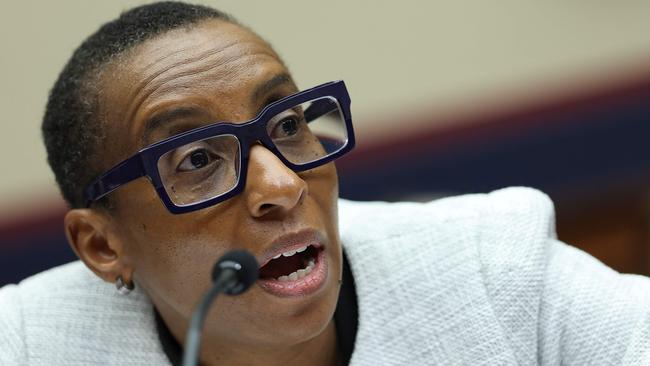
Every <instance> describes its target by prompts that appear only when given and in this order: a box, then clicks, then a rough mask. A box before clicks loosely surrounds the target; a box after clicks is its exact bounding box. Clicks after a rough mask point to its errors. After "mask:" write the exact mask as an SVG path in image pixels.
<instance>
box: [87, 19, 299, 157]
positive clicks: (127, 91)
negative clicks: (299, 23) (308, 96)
mask: <svg viewBox="0 0 650 366" xmlns="http://www.w3.org/2000/svg"><path fill="white" fill-rule="evenodd" d="M281 74H288V71H287V70H286V68H285V66H284V65H283V64H282V62H281V61H280V59H279V57H278V56H277V54H276V53H275V52H274V51H273V49H272V48H271V47H270V46H269V45H268V44H267V43H266V42H265V41H263V40H262V39H261V38H259V37H258V36H257V35H256V34H254V33H253V32H251V31H249V30H248V29H246V28H244V27H242V26H238V25H235V24H232V23H228V22H225V21H220V20H208V21H203V22H201V23H199V24H196V25H194V26H191V27H186V28H179V29H174V30H172V31H169V32H166V33H164V34H162V35H159V36H157V37H155V38H153V39H150V40H147V41H145V42H143V43H142V44H140V45H138V46H136V47H134V48H133V49H131V50H129V51H127V52H125V53H124V54H123V55H122V56H120V57H119V58H117V59H116V60H114V61H112V62H111V63H109V64H108V65H107V66H106V67H105V68H104V70H103V72H102V74H101V75H100V84H101V85H102V88H101V92H100V95H99V104H100V109H101V111H100V113H101V114H102V117H103V120H104V124H105V125H107V126H108V129H107V131H106V132H107V138H109V139H110V140H111V141H110V142H111V144H113V143H114V142H115V144H114V145H128V146H121V147H120V148H121V149H122V151H125V149H126V151H130V152H135V151H134V150H137V145H138V144H139V143H141V142H142V141H141V138H142V136H143V129H144V127H145V125H146V121H147V120H148V119H150V118H151V117H152V116H153V115H155V114H157V113H160V112H161V111H164V110H169V109H171V108H178V107H192V108H198V109H200V110H203V111H204V113H205V114H206V115H209V116H211V117H213V118H217V117H225V116H223V114H224V113H225V112H226V111H228V112H229V113H231V114H233V113H239V114H242V116H241V117H242V118H245V117H248V116H244V114H247V113H248V112H250V111H252V109H254V108H252V107H253V106H252V105H244V104H243V101H244V100H247V98H248V99H250V96H251V94H252V93H253V91H254V90H255V88H256V86H258V85H259V84H261V83H263V82H264V81H266V80H268V79H269V78H272V77H274V76H277V75H281ZM230 117H231V118H234V117H236V116H230ZM111 131H113V132H114V131H119V134H117V135H116V136H111ZM140 147H141V146H140Z"/></svg>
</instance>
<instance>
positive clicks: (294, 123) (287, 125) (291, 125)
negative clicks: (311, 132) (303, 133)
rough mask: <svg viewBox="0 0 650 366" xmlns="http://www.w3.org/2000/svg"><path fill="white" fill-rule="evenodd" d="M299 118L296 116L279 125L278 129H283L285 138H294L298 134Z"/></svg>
mask: <svg viewBox="0 0 650 366" xmlns="http://www.w3.org/2000/svg"><path fill="white" fill-rule="evenodd" d="M298 123H300V121H298V118H297V117H295V116H291V117H287V118H283V119H282V120H281V121H280V123H278V127H279V128H281V129H282V134H283V135H284V136H293V135H295V134H296V133H298Z"/></svg>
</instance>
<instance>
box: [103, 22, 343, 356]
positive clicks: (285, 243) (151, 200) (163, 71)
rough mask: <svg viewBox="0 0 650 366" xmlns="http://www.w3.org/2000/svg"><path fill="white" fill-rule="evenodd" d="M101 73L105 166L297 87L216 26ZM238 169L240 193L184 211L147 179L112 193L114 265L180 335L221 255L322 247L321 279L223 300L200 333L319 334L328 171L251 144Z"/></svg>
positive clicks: (265, 337) (332, 280)
mask: <svg viewBox="0 0 650 366" xmlns="http://www.w3.org/2000/svg"><path fill="white" fill-rule="evenodd" d="M99 78H100V84H99V85H100V90H101V92H100V99H99V101H100V109H101V110H100V113H101V115H102V118H103V121H104V130H105V134H106V137H105V140H104V141H105V142H106V143H105V144H104V145H103V146H104V147H103V150H102V151H101V152H100V154H98V155H99V156H100V157H101V159H100V160H101V161H102V164H104V165H103V166H102V169H108V168H110V167H111V166H113V165H114V164H116V163H118V162H119V161H121V160H122V159H124V158H126V157H128V156H129V155H131V154H133V153H134V152H136V151H137V150H138V149H140V148H142V147H144V146H146V145H149V144H151V143H153V142H156V141H159V140H161V139H164V138H166V137H169V136H172V135H175V134H178V133H180V132H183V131H186V130H189V129H192V128H196V127H198V126H201V125H206V124H209V123H213V122H215V121H231V122H243V121H246V120H248V119H251V118H253V117H254V116H255V115H256V114H257V113H258V112H259V111H260V110H261V109H262V108H263V107H264V106H265V105H266V104H268V103H270V102H272V101H274V100H277V99H279V98H282V97H284V96H287V95H290V94H292V93H295V92H296V91H297V89H296V86H295V85H294V83H293V81H292V80H291V77H290V76H289V72H288V70H287V69H286V67H285V66H284V65H283V63H282V62H281V61H280V60H279V58H278V56H277V55H276V53H275V52H274V51H273V50H272V49H271V48H270V46H269V45H268V44H266V43H265V42H264V41H262V40H261V39H260V38H259V37H257V36H256V35H255V34H253V33H251V32H250V31H248V30H246V29H244V28H242V27H240V26H237V25H233V24H230V23H227V22H223V21H214V20H210V21H204V22H202V23H200V24H198V25H197V26H195V27H192V28H190V29H189V30H188V29H176V30H173V31H171V32H167V33H165V34H163V35H161V36H158V37H156V38H154V39H152V40H148V41H146V42H145V43H143V44H141V45H139V46H137V47H135V48H134V49H132V50H130V51H127V52H126V54H125V55H122V56H121V57H119V59H117V60H114V61H112V62H111V63H110V64H109V65H108V66H107V67H106V68H104V70H103V71H102V73H101V74H100V76H99ZM163 115H164V117H161V116H163ZM152 121H155V123H151V122H152ZM245 173H246V174H247V181H246V187H245V190H244V192H243V193H241V194H240V195H238V196H236V197H234V198H231V199H229V200H227V201H225V202H222V203H219V204H217V205H215V206H213V207H209V208H206V209H202V210H199V211H195V212H192V213H188V214H182V215H173V214H170V213H169V212H168V211H167V210H166V209H165V207H164V205H163V204H162V202H160V200H159V198H158V196H157V195H156V192H155V191H154V189H153V187H152V185H151V184H150V183H149V182H148V181H147V180H146V179H138V180H136V181H134V182H131V183H129V184H127V185H125V186H123V187H121V188H120V189H118V190H117V191H115V192H113V193H111V198H112V199H113V200H114V201H115V210H114V211H113V212H112V213H111V222H112V224H111V227H112V229H111V230H113V231H114V234H113V236H114V239H113V240H117V241H119V242H120V243H123V245H122V247H123V252H122V253H120V261H121V264H122V265H123V267H124V268H126V269H129V270H130V271H132V278H133V279H134V281H135V283H136V286H139V287H140V288H141V289H143V290H144V291H145V292H146V293H147V294H148V295H149V296H150V297H151V299H152V301H153V302H154V304H155V306H156V308H157V309H158V310H159V311H160V313H161V314H162V316H163V318H164V319H165V320H166V322H167V323H168V325H170V329H171V330H172V332H173V333H175V336H176V337H178V338H182V337H183V336H184V334H177V333H179V329H182V328H183V327H184V326H185V325H186V322H187V320H188V319H189V317H190V315H191V313H192V311H193V309H194V306H195V305H196V303H197V302H198V300H199V298H200V297H201V295H202V294H203V293H204V292H205V291H206V290H207V289H208V288H209V286H210V284H211V281H210V271H211V269H212V266H213V265H214V263H215V261H216V260H217V259H218V258H219V257H220V256H221V255H223V254H225V253H226V252H228V251H230V250H233V249H245V250H248V251H249V252H251V253H252V254H253V255H255V256H256V257H257V258H258V260H261V261H266V260H267V259H270V257H273V256H275V255H276V254H277V253H280V252H286V251H289V250H291V249H295V248H296V247H299V246H303V245H309V244H311V245H313V246H315V247H317V246H322V247H321V249H320V250H321V251H322V255H320V257H319V258H320V259H319V261H320V263H319V264H317V266H318V265H320V266H321V267H319V268H320V274H319V275H312V276H311V277H310V278H309V281H308V283H300V280H298V281H297V282H295V283H293V282H292V283H285V284H284V285H282V284H281V283H280V285H278V283H276V282H278V281H275V282H274V281H273V280H271V281H270V282H268V281H267V286H261V285H259V283H258V284H257V285H254V286H253V287H251V289H250V290H249V291H248V292H246V293H244V294H242V295H240V296H238V297H227V296H224V297H220V298H219V300H218V304H217V305H216V306H215V307H216V308H217V309H218V310H215V311H212V312H211V313H210V316H209V318H208V321H207V326H206V327H205V332H206V336H207V337H210V338H211V339H212V340H215V339H217V340H220V341H222V342H224V344H228V343H232V344H235V343H238V344H253V345H260V346H264V345H267V346H274V345H278V344H283V345H287V344H296V343H299V342H303V341H305V340H307V339H310V338H313V337H315V336H316V335H318V334H319V333H320V332H322V331H323V329H325V327H326V326H327V324H328V323H329V322H330V320H331V318H332V314H333V312H334V309H335V305H336V301H337V298H338V291H339V278H340V274H341V247H340V244H339V241H338V240H339V239H338V228H337V197H338V187H337V176H336V170H335V168H334V166H333V165H332V164H327V165H324V166H322V167H319V168H316V169H313V170H309V171H305V172H302V173H295V172H293V171H292V170H290V169H288V168H287V167H286V166H284V165H283V164H282V162H281V161H280V160H279V159H278V158H277V157H276V156H275V155H274V154H273V153H271V152H270V151H269V150H267V149H266V148H264V147H263V146H261V145H255V146H253V147H252V149H251V152H250V159H249V165H248V171H247V172H245ZM242 174H244V173H242ZM310 250H311V251H312V252H313V253H312V254H313V255H317V254H318V250H313V249H310ZM279 267H280V268H279V269H278V268H276V269H275V270H274V271H271V272H274V275H273V276H272V277H274V276H277V275H279V273H278V272H277V271H281V270H282V268H283V267H282V266H279ZM315 272H316V271H315V270H314V271H312V273H315ZM303 282H305V281H303ZM278 286H279V287H278ZM283 286H284V287H283Z"/></svg>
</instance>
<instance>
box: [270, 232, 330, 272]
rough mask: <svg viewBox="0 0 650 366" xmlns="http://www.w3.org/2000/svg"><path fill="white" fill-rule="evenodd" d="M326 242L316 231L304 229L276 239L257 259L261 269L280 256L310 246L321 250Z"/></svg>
mask: <svg viewBox="0 0 650 366" xmlns="http://www.w3.org/2000/svg"><path fill="white" fill-rule="evenodd" d="M324 242H325V238H324V236H323V235H322V234H321V233H320V232H318V231H316V230H311V229H304V230H300V231H297V232H294V233H288V234H284V235H282V236H280V237H279V238H277V239H275V240H274V241H273V242H272V243H271V245H269V247H268V248H267V249H266V250H264V252H263V253H262V254H261V255H260V256H258V257H257V262H258V263H259V264H260V268H262V267H264V265H266V264H267V263H269V262H270V261H271V259H273V257H275V256H277V255H278V254H282V253H284V252H288V251H291V250H296V249H299V248H301V247H304V246H309V245H311V246H313V247H315V248H316V249H319V250H320V249H322V247H324V244H323V243H324ZM321 251H322V250H321Z"/></svg>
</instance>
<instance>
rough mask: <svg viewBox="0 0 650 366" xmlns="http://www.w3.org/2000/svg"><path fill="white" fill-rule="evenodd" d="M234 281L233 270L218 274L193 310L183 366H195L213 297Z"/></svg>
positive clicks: (224, 290)
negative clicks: (202, 330) (204, 323)
mask: <svg viewBox="0 0 650 366" xmlns="http://www.w3.org/2000/svg"><path fill="white" fill-rule="evenodd" d="M235 281H236V274H235V271H233V270H226V271H224V273H223V275H221V276H219V278H217V280H216V281H215V283H214V286H212V288H211V289H210V291H208V292H207V293H206V294H205V295H203V298H202V299H201V302H200V303H199V305H198V306H197V307H196V310H194V313H193V314H192V319H191V320H190V327H189V330H188V332H187V339H186V340H185V350H184V352H183V366H195V365H196V364H197V361H198V357H199V348H200V347H201V333H202V332H201V328H202V325H203V322H204V321H205V317H206V316H207V315H208V310H209V309H210V305H211V304H212V302H213V301H214V299H215V298H216V297H217V296H218V295H219V294H220V293H222V292H226V290H227V288H228V287H231V286H232V285H233V283H234V282H235Z"/></svg>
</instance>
